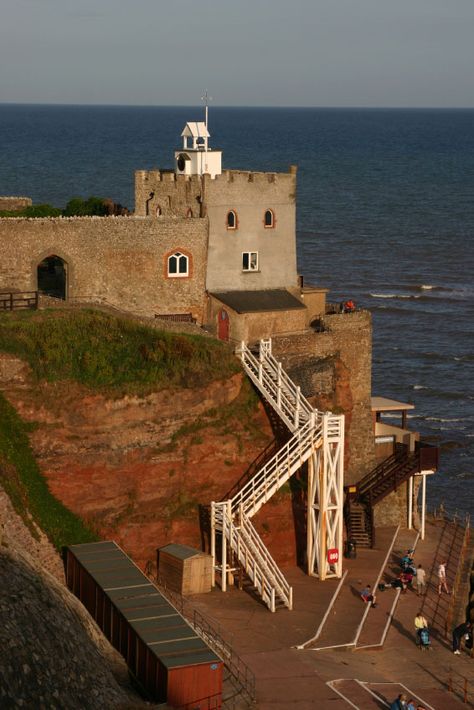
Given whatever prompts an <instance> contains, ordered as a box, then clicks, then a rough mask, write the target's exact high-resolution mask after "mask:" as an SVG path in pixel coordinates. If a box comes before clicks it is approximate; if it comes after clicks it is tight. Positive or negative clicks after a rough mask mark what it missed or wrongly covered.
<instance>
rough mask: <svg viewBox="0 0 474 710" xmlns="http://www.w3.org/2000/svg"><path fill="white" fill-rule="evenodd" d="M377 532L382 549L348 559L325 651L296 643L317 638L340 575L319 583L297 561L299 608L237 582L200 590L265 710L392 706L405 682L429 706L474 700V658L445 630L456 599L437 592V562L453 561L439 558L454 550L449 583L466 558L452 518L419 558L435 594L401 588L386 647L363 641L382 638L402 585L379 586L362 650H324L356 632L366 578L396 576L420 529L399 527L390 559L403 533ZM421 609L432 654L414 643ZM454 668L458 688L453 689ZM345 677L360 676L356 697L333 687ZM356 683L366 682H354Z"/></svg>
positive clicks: (431, 531)
mask: <svg viewBox="0 0 474 710" xmlns="http://www.w3.org/2000/svg"><path fill="white" fill-rule="evenodd" d="M377 532H378V535H377V548H376V549H374V550H359V551H358V556H357V559H356V560H347V564H346V561H345V564H344V567H345V568H346V567H347V568H348V569H349V573H348V575H347V578H346V581H347V584H345V585H344V587H345V589H344V592H342V591H341V595H342V593H344V597H342V596H341V597H340V599H338V600H337V601H336V603H335V605H334V609H333V611H332V612H331V614H330V615H329V616H328V622H327V624H326V626H325V628H324V630H323V633H322V634H321V637H320V639H318V641H317V643H315V644H311V645H312V646H316V647H317V648H319V649H320V650H314V649H311V648H308V649H304V650H298V649H297V648H296V646H298V645H301V644H304V643H305V642H306V641H308V640H309V639H310V638H311V637H312V636H314V634H315V632H316V630H317V628H318V626H319V624H320V622H321V620H322V618H323V616H324V614H325V611H326V609H327V606H328V604H329V602H330V600H331V597H332V595H333V593H334V590H335V589H336V587H337V581H335V580H331V581H328V582H319V581H318V580H317V579H314V578H310V577H308V576H306V575H305V574H304V573H303V572H302V571H301V570H299V569H297V568H292V569H290V570H284V573H285V575H286V577H287V579H288V581H289V582H290V583H291V584H292V585H293V587H294V600H295V609H294V611H291V612H290V611H288V610H286V609H281V610H278V611H277V612H276V613H275V614H271V613H270V612H269V611H268V610H267V608H266V607H264V606H263V605H262V604H261V603H259V602H258V601H257V600H256V599H255V598H252V597H251V596H250V595H249V594H248V593H246V592H244V591H239V590H238V589H236V588H233V589H231V590H230V591H229V592H227V593H225V594H223V593H222V592H220V590H215V591H213V592H212V593H211V594H207V595H198V596H197V597H193V599H192V602H193V605H194V606H195V607H197V608H198V609H199V610H200V611H201V612H202V613H204V614H205V615H206V616H208V617H210V618H212V619H213V620H215V621H217V622H219V623H220V625H221V627H222V628H223V630H224V631H225V633H226V637H227V638H228V640H229V641H230V642H231V643H232V644H233V646H234V648H235V650H236V652H237V653H238V654H239V655H240V656H241V657H242V659H243V661H244V662H245V663H246V664H247V665H248V666H249V667H250V669H251V670H252V672H253V673H254V674H255V676H256V682H257V696H258V708H261V709H263V710H265V709H266V708H268V709H274V710H280V709H281V710H283V708H290V707H295V708H297V710H306V708H308V709H309V708H321V709H322V710H324V708H329V709H331V708H334V709H335V710H339V708H340V709H341V710H343V708H346V710H347V708H349V707H351V706H352V707H356V708H359V707H360V708H361V709H362V708H372V707H387V705H386V703H387V700H390V702H391V701H392V700H393V699H394V698H395V697H396V695H397V693H398V692H407V691H405V690H400V689H399V686H398V685H397V684H399V683H402V684H403V686H405V687H407V688H408V689H409V692H410V693H412V694H413V695H416V696H418V697H419V698H420V700H422V701H423V702H424V703H425V706H426V707H427V708H434V709H435V710H438V708H439V710H444V709H445V708H453V710H455V709H456V708H458V707H463V708H466V707H474V704H473V703H474V659H471V658H470V656H468V655H467V653H465V652H463V654H462V655H461V656H454V655H453V654H452V651H451V643H450V630H449V636H448V638H445V634H444V626H445V620H444V615H445V613H446V610H447V605H448V601H449V599H448V597H447V596H446V598H445V597H444V596H442V597H441V599H439V598H438V592H437V576H436V570H437V564H438V562H439V561H444V559H443V560H441V559H440V558H441V557H445V556H446V554H448V553H449V551H450V550H451V551H452V552H451V555H452V556H451V557H450V558H449V561H448V568H447V572H448V580H449V583H450V584H451V583H452V580H453V579H454V576H455V574H456V567H457V560H458V558H457V557H456V554H457V553H456V545H457V544H458V541H457V540H456V539H455V538H454V537H453V534H452V529H449V527H448V528H447V527H446V524H445V523H444V522H436V521H433V522H430V523H428V525H427V535H426V539H425V540H424V541H421V540H420V541H419V542H418V546H417V550H416V554H415V561H416V563H417V564H419V563H421V564H422V565H423V567H424V568H425V569H426V571H427V577H428V592H427V594H426V596H425V597H422V598H419V597H417V595H416V592H415V591H413V590H408V591H407V593H406V594H402V595H400V598H399V601H398V604H397V606H396V608H395V611H394V616H393V620H392V623H391V624H390V626H389V629H388V633H387V637H386V639H385V643H384V646H383V649H371V648H365V649H364V646H368V645H370V644H372V643H374V642H378V639H381V637H382V634H383V631H384V629H385V626H386V624H387V620H388V614H389V612H390V610H391V607H392V604H393V601H394V599H395V591H394V590H386V591H384V592H381V593H379V600H380V601H379V605H378V606H377V608H375V609H370V610H369V612H368V614H367V619H366V623H365V624H364V628H363V631H362V632H361V635H360V639H359V646H358V649H357V650H353V648H352V647H349V648H348V649H344V648H339V649H334V650H330V649H323V648H322V646H323V645H324V646H329V645H332V646H335V645H339V643H340V642H341V641H342V642H347V641H349V642H350V641H351V640H352V639H353V638H354V632H355V631H356V630H357V627H358V626H359V624H360V621H361V619H362V616H363V614H364V611H365V608H366V607H365V605H364V603H363V602H362V600H361V599H360V597H359V596H358V592H359V591H360V589H361V588H362V587H363V586H365V585H366V584H367V583H370V584H373V583H374V581H375V580H376V578H377V576H378V574H379V572H381V573H382V576H383V577H385V579H387V580H388V579H389V578H391V577H393V576H396V574H397V573H398V572H399V569H400V568H399V556H400V554H401V553H403V552H405V550H406V549H407V548H408V547H409V546H410V545H411V542H412V541H413V540H414V538H415V537H416V532H415V531H406V530H402V531H400V533H399V535H398V536H397V538H396V540H395V544H394V548H393V553H392V554H391V555H389V556H388V559H387V564H386V565H384V564H383V563H384V561H385V559H386V557H387V552H388V550H389V547H390V544H391V542H392V540H393V535H394V532H395V530H394V529H393V528H392V529H384V530H378V531H377ZM382 566H383V569H381V568H382ZM340 602H342V603H340ZM420 609H421V610H422V611H423V613H424V614H425V615H426V616H427V618H428V621H429V622H430V625H431V627H432V629H433V634H432V650H431V651H421V650H419V648H418V647H417V646H416V644H415V635H414V624H413V620H414V617H415V615H416V613H417V612H418V610H420ZM368 642H370V644H369V643H368ZM450 674H452V676H453V684H454V686H455V690H456V691H457V694H453V693H448V691H447V687H448V682H449V676H450ZM464 677H466V678H467V679H468V700H469V704H463V703H462V702H461V698H462V691H463V686H464V680H463V679H464ZM338 679H346V681H349V680H352V681H354V683H352V684H349V686H348V687H349V691H347V687H346V692H353V698H352V699H351V698H348V699H349V700H350V702H348V701H347V699H345V696H344V697H343V696H342V695H341V694H340V692H336V689H335V686H334V685H333V687H330V686H329V685H328V684H327V683H328V682H332V681H336V680H338ZM356 680H357V681H360V682H361V683H362V685H361V683H355V681H356ZM346 681H345V682H346ZM364 683H369V684H377V687H375V686H374V687H373V688H371V689H372V691H373V693H370V692H368V690H367V689H366V688H365V687H363V684H364ZM381 684H383V687H382V685H381ZM350 688H352V691H350ZM382 689H384V693H385V694H384V695H383V696H382V694H381V691H382ZM374 693H375V696H376V697H375V696H374ZM351 703H352V705H351ZM377 703H378V704H377Z"/></svg>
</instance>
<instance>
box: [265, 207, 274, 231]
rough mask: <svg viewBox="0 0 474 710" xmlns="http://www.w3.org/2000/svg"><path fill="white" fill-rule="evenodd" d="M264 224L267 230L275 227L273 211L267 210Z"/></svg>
mask: <svg viewBox="0 0 474 710" xmlns="http://www.w3.org/2000/svg"><path fill="white" fill-rule="evenodd" d="M263 224H264V225H265V229H272V227H274V226H275V215H274V214H273V210H266V212H265V217H264V219H263Z"/></svg>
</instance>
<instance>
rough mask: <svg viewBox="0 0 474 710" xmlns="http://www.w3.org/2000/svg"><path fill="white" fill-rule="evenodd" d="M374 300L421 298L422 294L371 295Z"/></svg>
mask: <svg viewBox="0 0 474 710" xmlns="http://www.w3.org/2000/svg"><path fill="white" fill-rule="evenodd" d="M369 295H370V296H372V298H420V295H421V294H418V295H417V296H414V295H413V294H410V293H370V294H369Z"/></svg>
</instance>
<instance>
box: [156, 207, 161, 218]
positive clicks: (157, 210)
mask: <svg viewBox="0 0 474 710" xmlns="http://www.w3.org/2000/svg"><path fill="white" fill-rule="evenodd" d="M162 214H163V213H162V211H161V207H160V205H157V206H156V216H157V217H161V215H162Z"/></svg>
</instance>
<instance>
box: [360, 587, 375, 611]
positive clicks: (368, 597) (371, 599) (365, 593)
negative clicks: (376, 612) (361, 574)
mask: <svg viewBox="0 0 474 710" xmlns="http://www.w3.org/2000/svg"><path fill="white" fill-rule="evenodd" d="M360 597H361V599H362V600H363V601H364V602H365V603H366V604H367V603H370V604H371V605H372V606H375V594H372V589H371V588H370V584H368V585H367V586H366V587H365V588H364V589H363V590H362V591H361V593H360Z"/></svg>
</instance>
